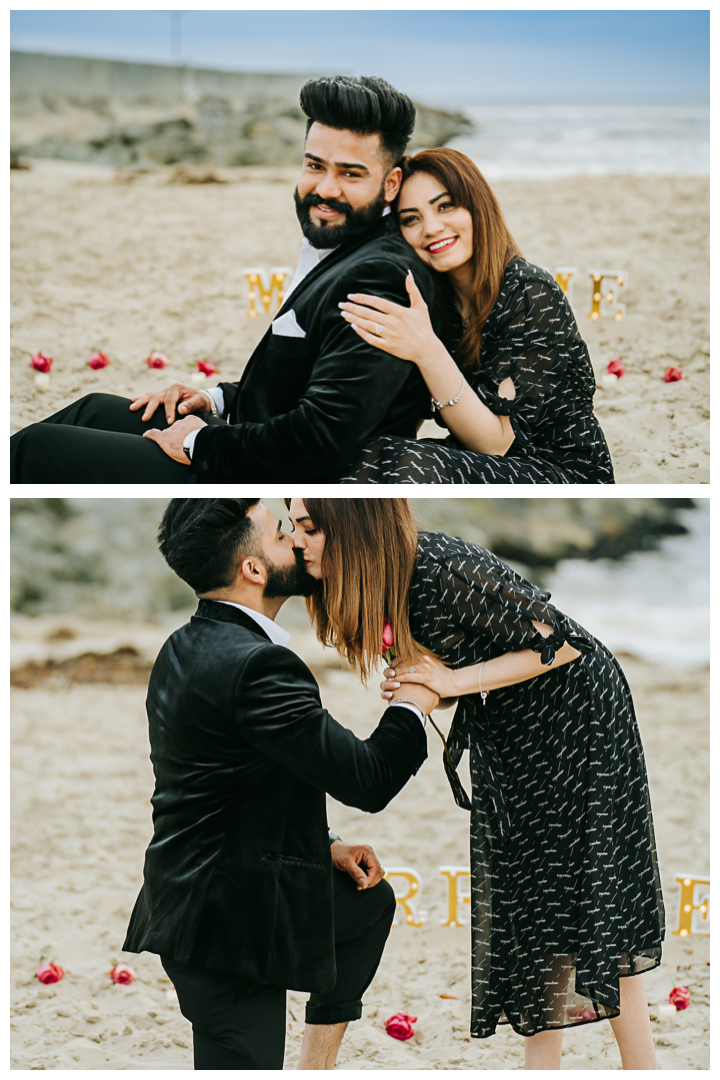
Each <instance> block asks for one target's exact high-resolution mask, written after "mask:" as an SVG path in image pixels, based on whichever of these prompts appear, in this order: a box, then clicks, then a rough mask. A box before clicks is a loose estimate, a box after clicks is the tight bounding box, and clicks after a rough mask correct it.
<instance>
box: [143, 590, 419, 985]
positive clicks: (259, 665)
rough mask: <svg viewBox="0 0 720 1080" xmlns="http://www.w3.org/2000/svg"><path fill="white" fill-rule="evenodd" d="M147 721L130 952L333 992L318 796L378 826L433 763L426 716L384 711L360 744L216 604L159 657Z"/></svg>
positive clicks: (293, 668)
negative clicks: (149, 772) (147, 794)
mask: <svg viewBox="0 0 720 1080" xmlns="http://www.w3.org/2000/svg"><path fill="white" fill-rule="evenodd" d="M147 711H148V718H149V722H150V747H151V754H150V757H151V760H152V763H153V768H154V771H155V793H154V795H153V798H152V806H153V825H154V832H153V838H152V840H151V841H150V846H149V847H148V849H147V852H146V855H145V867H144V884H143V887H142V889H141V891H140V895H139V896H138V899H137V901H136V903H135V908H134V910H133V913H132V917H131V919H130V925H129V928H128V933H127V938H126V940H125V944H124V946H123V948H124V949H126V950H129V951H131V952H143V951H145V950H147V951H149V952H155V953H160V954H161V955H163V956H166V957H168V958H171V959H174V960H176V961H178V962H179V963H183V964H194V965H199V966H203V967H207V968H211V969H215V970H218V971H232V972H236V973H237V974H238V975H241V976H245V977H247V978H250V979H254V980H257V981H258V982H262V983H266V984H270V985H276V986H285V987H288V988H291V989H296V990H311V991H312V990H315V991H320V992H323V991H325V990H328V989H330V988H331V987H332V986H333V985H334V983H335V977H336V972H335V958H334V945H333V889H332V863H331V858H330V843H329V839H328V826H327V817H326V811H325V793H326V792H329V793H330V794H331V795H332V796H333V798H336V799H338V800H340V801H341V802H344V803H346V804H348V805H349V806H357V807H359V808H360V809H362V810H366V811H369V812H374V811H377V810H382V809H383V807H384V806H385V805H386V804H387V803H388V802H389V800H390V799H392V798H393V796H394V795H396V794H397V792H398V791H400V789H401V788H402V787H403V785H404V784H405V783H406V782H407V780H408V779H409V778H410V776H412V775H413V774H414V773H415V772H417V770H418V769H419V767H420V765H421V764H422V762H423V761H424V759H425V757H426V756H427V746H426V739H425V732H424V730H423V726H422V724H421V723H420V722H419V720H418V718H417V716H416V715H415V714H414V713H413V712H412V711H411V710H409V709H405V708H402V707H401V706H395V707H394V708H392V709H388V710H387V711H386V713H385V715H384V716H383V719H382V720H381V721H380V723H379V725H378V727H377V728H376V729H375V731H374V732H373V734H372V735H371V736H370V738H369V739H367V740H366V741H364V742H363V741H362V740H360V739H358V738H356V737H355V736H354V735H353V734H352V732H350V731H348V730H347V729H346V728H344V727H342V726H341V725H340V724H338V723H337V722H336V721H335V720H333V718H332V717H331V716H330V715H329V713H328V712H327V711H326V710H325V709H324V708H323V707H322V704H321V702H320V694H319V691H318V687H317V683H316V682H315V679H314V678H313V676H312V674H311V673H310V671H309V669H308V668H307V667H306V665H305V664H304V663H303V662H302V661H301V660H300V659H299V658H298V657H297V656H296V655H295V654H294V653H293V652H291V651H290V650H289V649H285V648H282V647H281V646H278V645H273V644H272V643H271V642H270V641H269V639H268V637H267V636H266V635H265V633H264V632H263V631H262V630H261V628H260V627H259V626H258V625H257V623H256V622H255V621H254V620H253V619H251V618H250V617H249V616H247V615H245V614H244V612H242V611H240V610H239V609H238V608H234V607H229V606H228V605H227V604H220V603H217V602H214V601H210V600H201V601H200V605H199V607H198V609H197V612H196V614H195V615H194V616H193V618H192V619H191V621H190V623H189V624H187V625H185V626H183V627H181V629H180V630H178V631H177V632H176V633H175V634H173V635H172V637H170V638H169V640H168V641H167V642H166V643H165V645H164V646H163V648H162V650H161V651H160V654H159V655H158V658H157V660H156V662H155V666H154V667H153V671H152V675H151V676H150V685H149V689H148V697H147Z"/></svg>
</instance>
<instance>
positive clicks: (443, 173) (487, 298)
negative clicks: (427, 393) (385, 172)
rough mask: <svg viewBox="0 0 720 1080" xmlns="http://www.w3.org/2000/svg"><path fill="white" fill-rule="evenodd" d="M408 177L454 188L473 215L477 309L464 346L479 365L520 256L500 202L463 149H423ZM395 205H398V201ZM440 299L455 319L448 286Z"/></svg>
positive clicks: (410, 161)
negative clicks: (505, 283) (491, 318)
mask: <svg viewBox="0 0 720 1080" xmlns="http://www.w3.org/2000/svg"><path fill="white" fill-rule="evenodd" d="M401 167H402V172H403V180H407V179H408V178H409V177H411V176H415V175H416V173H425V174H427V175H429V176H432V177H434V179H435V180H437V181H438V183H439V184H442V186H443V188H444V189H445V190H446V191H447V192H448V194H449V195H450V197H451V199H452V201H453V202H454V203H455V205H456V206H462V207H463V208H464V209H465V210H467V211H468V213H469V214H470V217H471V218H472V226H473V256H472V271H473V274H472V284H473V311H472V314H471V315H470V318H469V320H468V327H467V330H466V331H465V332H464V334H463V336H462V338H461V340H460V346H459V353H460V359H461V361H462V366H463V367H465V368H466V369H468V368H474V367H478V366H479V359H480V349H481V346H482V331H483V327H484V325H485V323H486V321H487V317H488V315H489V314H490V312H491V311H492V309H493V308H494V307H495V304H496V303H497V299H498V296H499V295H500V284H501V282H502V278H503V274H504V273H505V270H506V268H507V266H508V263H510V262H512V260H513V259H515V258H517V257H518V256H519V255H520V249H519V248H518V246H517V244H516V243H515V241H514V239H513V237H512V235H511V233H510V230H509V229H508V227H507V225H506V223H505V218H504V217H503V213H502V210H501V209H500V204H499V203H498V201H497V199H496V198H495V195H494V194H493V192H492V189H491V188H490V185H489V184H488V182H487V180H486V179H485V177H484V176H483V174H482V173H481V172H480V170H479V169H478V167H477V165H476V164H475V163H474V162H472V161H471V160H470V158H469V157H466V156H465V154H461V153H460V151H459V150H452V149H450V148H449V147H447V146H441V147H439V148H438V149H436V150H421V151H420V153H419V154H415V156H414V157H406V158H403V160H402V162H401ZM393 205H395V206H396V205H397V200H396V202H395V203H394V204H393ZM436 299H437V304H438V308H439V310H440V313H441V315H442V316H443V319H444V321H445V322H446V324H447V323H449V321H450V317H451V311H450V306H449V300H448V297H447V296H446V294H445V291H444V290H443V289H438V290H437V297H436Z"/></svg>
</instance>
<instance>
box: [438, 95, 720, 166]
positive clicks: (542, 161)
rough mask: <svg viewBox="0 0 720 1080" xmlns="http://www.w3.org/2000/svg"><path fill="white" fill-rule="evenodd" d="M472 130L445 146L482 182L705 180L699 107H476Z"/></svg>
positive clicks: (706, 118)
mask: <svg viewBox="0 0 720 1080" xmlns="http://www.w3.org/2000/svg"><path fill="white" fill-rule="evenodd" d="M464 112H465V114H466V115H467V116H468V117H469V118H470V119H471V120H473V121H474V122H475V124H476V130H475V131H474V132H472V133H471V134H468V135H463V136H460V137H458V138H456V139H453V140H452V142H450V143H449V145H450V146H452V147H454V148H455V149H457V150H461V151H462V152H463V153H464V154H467V155H468V157H470V158H472V160H473V161H474V162H475V163H476V164H477V165H478V167H479V168H480V169H481V171H482V172H483V173H484V175H485V176H486V177H487V179H488V180H533V179H538V180H541V179H548V180H549V179H554V178H557V177H564V176H580V175H585V176H609V175H626V174H633V175H635V176H708V175H709V172H710V109H709V107H707V106H702V105H696V106H692V105H688V106H680V105H678V106H665V105H627V106H625V105H482V106H470V107H467V108H466V109H464Z"/></svg>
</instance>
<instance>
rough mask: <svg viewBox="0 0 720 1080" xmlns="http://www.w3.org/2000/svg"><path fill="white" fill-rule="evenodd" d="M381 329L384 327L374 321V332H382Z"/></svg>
mask: <svg viewBox="0 0 720 1080" xmlns="http://www.w3.org/2000/svg"><path fill="white" fill-rule="evenodd" d="M383 329H384V327H382V326H381V325H380V323H375V333H376V334H378V335H380V334H382V332H383Z"/></svg>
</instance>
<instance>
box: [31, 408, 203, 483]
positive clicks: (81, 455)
mask: <svg viewBox="0 0 720 1080" xmlns="http://www.w3.org/2000/svg"><path fill="white" fill-rule="evenodd" d="M142 413H143V410H142V409H138V410H137V412H131V411H130V398H123V397H117V396H116V395H114V394H87V395H86V396H85V397H83V398H80V400H79V401H75V402H73V404H72V405H68V406H67V407H66V408H64V409H61V410H60V412H57V413H55V414H54V415H53V416H48V418H47V419H46V420H43V421H41V423H39V424H31V425H30V426H29V427H26V428H23V430H22V431H18V432H17V433H16V434H15V435H13V436H12V438H11V440H10V482H11V483H12V484H163V483H172V484H194V483H196V476H195V474H194V473H193V472H191V470H190V466H189V464H188V465H186V464H184V463H181V462H179V461H175V460H174V459H173V458H171V457H168V455H167V454H166V453H165V452H164V451H163V450H161V449H160V447H159V446H158V445H157V443H154V442H153V441H152V440H151V439H143V437H142V436H143V434H144V432H146V431H150V429H151V428H159V429H160V430H164V429H165V428H166V427H167V426H168V423H167V420H166V418H165V410H164V408H163V407H162V406H160V407H159V408H158V409H156V410H155V412H154V414H153V415H152V416H151V418H150V419H149V420H147V421H145V422H143V421H142V420H141V416H142ZM195 415H197V416H198V417H199V419H201V420H204V421H205V423H208V424H212V423H223V422H224V421H217V420H216V419H215V417H213V416H212V414H208V415H205V414H203V413H197V414H195Z"/></svg>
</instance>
